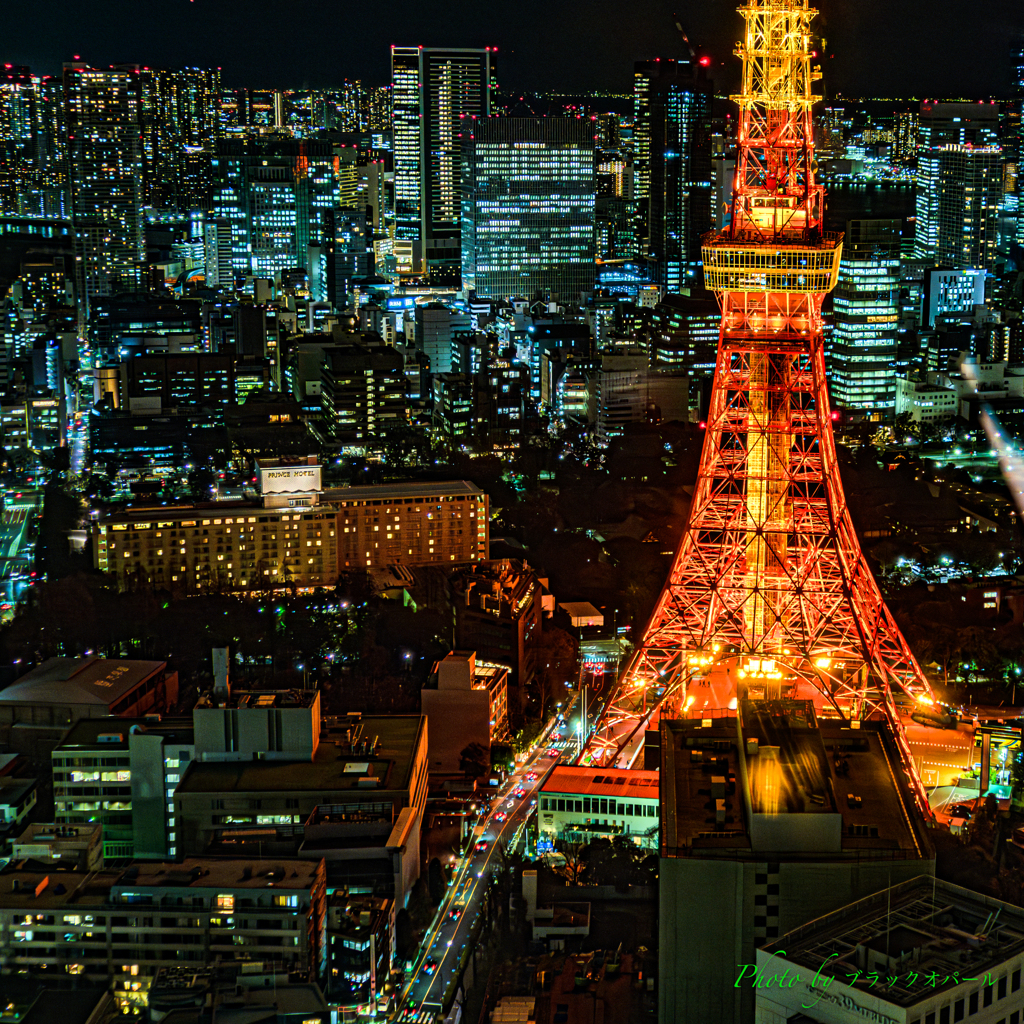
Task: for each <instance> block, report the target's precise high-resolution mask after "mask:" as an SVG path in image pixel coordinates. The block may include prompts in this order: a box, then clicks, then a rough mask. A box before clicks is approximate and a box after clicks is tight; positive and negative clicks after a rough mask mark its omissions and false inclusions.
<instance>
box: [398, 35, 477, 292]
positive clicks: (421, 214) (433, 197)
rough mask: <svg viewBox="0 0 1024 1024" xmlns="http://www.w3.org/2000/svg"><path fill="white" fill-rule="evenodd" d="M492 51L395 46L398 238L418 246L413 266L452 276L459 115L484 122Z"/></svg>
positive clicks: (456, 254) (458, 189)
mask: <svg viewBox="0 0 1024 1024" xmlns="http://www.w3.org/2000/svg"><path fill="white" fill-rule="evenodd" d="M496 60H497V50H496V49H494V48H492V47H486V48H485V49H482V50H472V49H464V50H462V49H441V48H431V47H423V46H393V47H392V48H391V71H392V129H393V132H394V160H395V218H396V224H395V237H396V238H397V239H400V240H404V241H408V242H419V248H418V251H417V249H416V247H413V253H414V255H413V257H412V259H413V265H412V266H410V267H408V268H407V269H411V270H422V269H426V270H428V271H429V272H431V273H435V274H439V275H442V276H457V275H458V272H459V270H458V268H459V227H460V217H461V201H462V165H461V160H460V150H461V139H460V133H461V130H462V128H461V125H462V122H461V118H463V117H489V116H490V114H491V93H492V91H493V89H494V88H495V82H494V74H495V66H496Z"/></svg>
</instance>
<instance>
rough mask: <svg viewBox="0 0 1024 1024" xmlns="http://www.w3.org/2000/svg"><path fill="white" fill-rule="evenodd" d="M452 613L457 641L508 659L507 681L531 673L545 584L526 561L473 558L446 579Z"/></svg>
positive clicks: (493, 659)
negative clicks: (478, 560) (531, 647)
mask: <svg viewBox="0 0 1024 1024" xmlns="http://www.w3.org/2000/svg"><path fill="white" fill-rule="evenodd" d="M448 592H449V602H450V605H451V609H452V611H453V612H454V616H455V646H456V647H457V648H459V649H460V650H465V651H476V654H477V657H478V658H481V659H483V660H486V661H488V662H490V663H491V664H496V665H508V667H509V669H510V670H511V675H510V682H512V683H513V685H516V686H520V687H523V686H526V685H527V684H528V683H529V682H530V681H531V680H532V678H533V663H532V659H531V657H530V651H529V647H530V642H531V640H532V639H533V638H534V637H535V636H537V635H539V633H540V628H541V605H542V601H541V599H542V596H543V588H542V586H541V582H540V580H539V579H538V578H537V575H536V573H535V572H534V571H533V570H532V569H531V568H530V566H529V565H528V564H527V563H526V562H520V561H517V560H515V559H510V558H505V559H500V560H496V561H488V562H484V561H481V562H477V563H476V564H475V565H473V566H472V567H471V568H466V569H462V570H459V571H457V572H455V573H454V574H453V575H452V576H451V578H450V579H449V581H448Z"/></svg>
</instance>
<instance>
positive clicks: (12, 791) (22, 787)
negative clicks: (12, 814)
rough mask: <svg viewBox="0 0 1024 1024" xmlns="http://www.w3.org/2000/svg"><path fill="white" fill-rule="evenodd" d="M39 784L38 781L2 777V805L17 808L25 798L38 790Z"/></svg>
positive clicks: (0, 780)
mask: <svg viewBox="0 0 1024 1024" xmlns="http://www.w3.org/2000/svg"><path fill="white" fill-rule="evenodd" d="M38 782H39V780H38V779H22V778H15V777H13V776H10V775H3V776H0V805H6V806H8V807H15V806H17V805H18V804H19V803H20V802H21V800H22V799H23V798H24V797H25V796H27V795H28V794H29V793H31V792H32V790H33V789H35V788H36V785H37V784H38Z"/></svg>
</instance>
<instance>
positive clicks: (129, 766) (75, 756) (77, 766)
mask: <svg viewBox="0 0 1024 1024" xmlns="http://www.w3.org/2000/svg"><path fill="white" fill-rule="evenodd" d="M194 756H195V739H194V732H193V727H192V722H191V720H190V719H187V718H167V719H161V718H160V716H159V715H153V716H151V717H149V718H141V719H123V720H121V719H109V718H107V719H103V718H90V719H86V720H83V721H81V722H79V723H78V724H77V725H75V726H74V727H73V728H71V729H69V730H68V733H67V735H66V736H65V737H64V739H63V740H61V742H60V743H59V744H58V746H57V747H56V748H55V749H54V750H53V753H52V754H51V758H50V761H51V764H52V765H53V802H54V816H55V818H56V819H57V823H58V824H60V825H70V826H74V825H99V826H101V828H102V830H103V856H104V857H107V858H116V859H121V858H126V857H174V856H176V854H177V852H178V840H177V823H176V819H175V809H174V799H173V798H174V790H175V788H176V787H177V785H178V782H179V780H180V778H181V776H182V774H183V773H184V771H185V769H186V768H187V767H188V765H189V763H190V762H191V760H192V758H193V757H194Z"/></svg>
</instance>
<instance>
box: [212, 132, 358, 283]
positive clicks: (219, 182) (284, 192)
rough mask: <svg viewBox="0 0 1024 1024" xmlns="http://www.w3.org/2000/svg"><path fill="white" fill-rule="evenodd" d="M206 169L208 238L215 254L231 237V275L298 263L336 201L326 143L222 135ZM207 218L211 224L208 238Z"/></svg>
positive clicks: (270, 273) (274, 272)
mask: <svg viewBox="0 0 1024 1024" xmlns="http://www.w3.org/2000/svg"><path fill="white" fill-rule="evenodd" d="M211 172H212V175H213V211H212V213H213V216H212V217H211V218H210V221H209V222H208V228H207V245H208V248H210V249H211V250H213V251H215V252H216V253H217V254H218V260H219V259H220V256H221V254H224V255H226V252H227V246H228V244H230V250H231V266H232V270H233V272H234V273H235V274H236V275H238V276H243V277H244V276H249V275H252V276H255V277H267V278H273V277H275V276H279V275H280V274H281V272H282V271H284V270H293V269H295V268H297V267H301V268H305V267H306V266H307V260H308V256H309V247H310V246H311V245H312V246H319V245H320V244H321V243H322V241H323V239H324V237H325V235H326V233H327V231H328V227H329V217H330V214H331V211H332V210H333V209H334V208H335V207H336V206H338V204H339V183H338V178H337V175H336V174H335V170H334V151H333V148H332V146H331V144H330V143H328V142H316V141H309V140H306V141H301V142H298V141H294V140H275V141H273V142H269V143H267V142H264V143H258V142H239V141H232V140H228V141H221V142H220V143H219V144H218V146H217V151H216V153H215V155H214V156H213V159H212V161H211ZM210 225H215V231H216V233H217V238H216V240H215V241H212V240H211V237H210V233H209V232H210ZM226 234H230V243H228V241H227V239H226V237H225V235H226ZM221 272H222V268H221V266H220V264H218V275H220V274H221ZM221 283H223V282H221Z"/></svg>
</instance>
